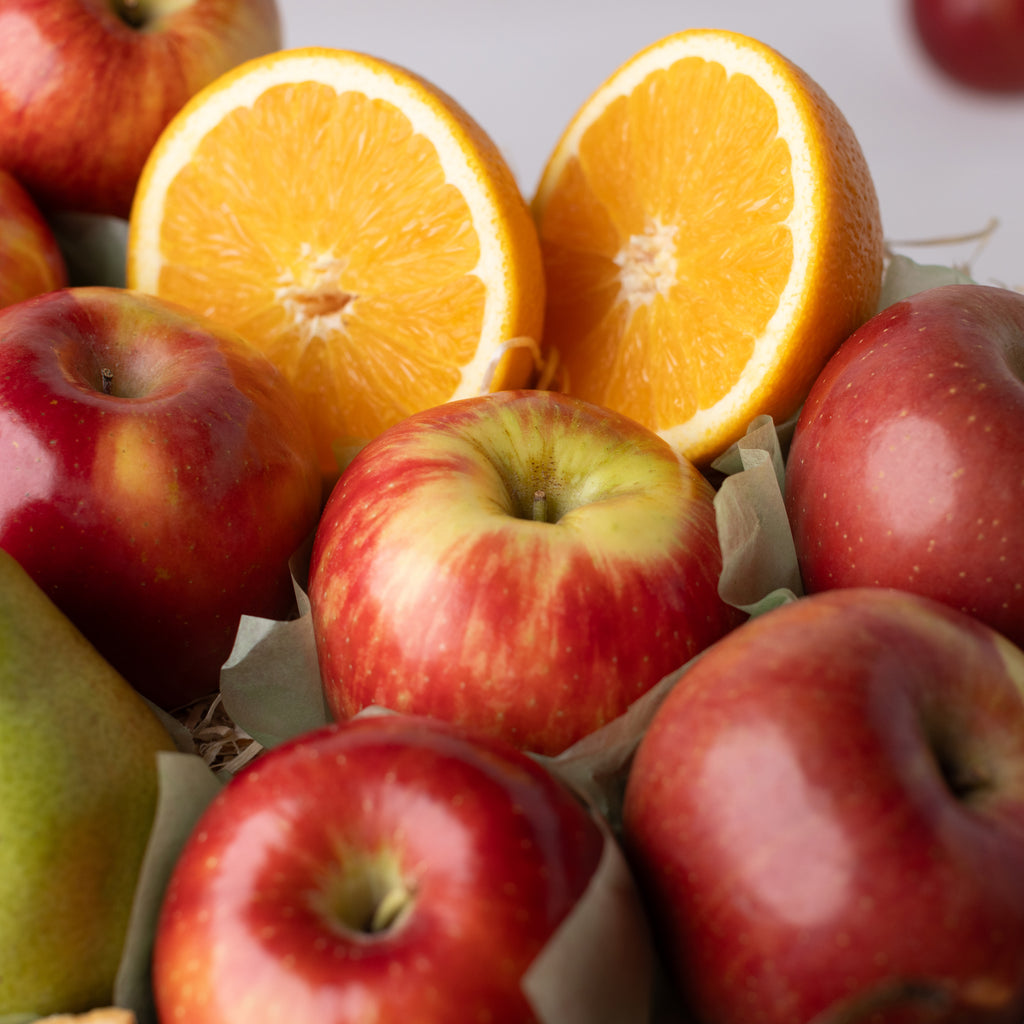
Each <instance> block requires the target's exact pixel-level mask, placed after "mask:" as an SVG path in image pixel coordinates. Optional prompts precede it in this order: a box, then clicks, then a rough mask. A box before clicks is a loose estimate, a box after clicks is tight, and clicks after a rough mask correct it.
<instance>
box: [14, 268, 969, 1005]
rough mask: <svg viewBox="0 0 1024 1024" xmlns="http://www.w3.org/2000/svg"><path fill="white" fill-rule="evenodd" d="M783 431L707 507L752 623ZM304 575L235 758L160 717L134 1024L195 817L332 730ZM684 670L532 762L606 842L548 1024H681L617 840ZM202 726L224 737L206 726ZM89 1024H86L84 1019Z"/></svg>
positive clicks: (757, 449) (257, 642)
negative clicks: (262, 759) (561, 784)
mask: <svg viewBox="0 0 1024 1024" xmlns="http://www.w3.org/2000/svg"><path fill="white" fill-rule="evenodd" d="M969 280H970V278H969V277H968V276H967V275H966V274H965V273H964V272H961V271H958V270H952V269H950V268H947V267H937V266H922V265H919V264H917V263H914V262H913V261H911V260H909V259H907V258H906V257H899V256H895V257H892V258H891V259H890V261H889V264H888V267H887V273H886V278H885V281H884V287H883V293H882V299H881V301H880V303H879V308H880V309H881V308H884V307H886V306H888V305H890V304H891V303H893V302H895V301H898V300H899V299H901V298H903V297H905V296H907V295H910V294H913V293H914V292H917V291H921V290H923V289H924V288H927V287H932V286H934V285H938V284H944V283H949V282H951V281H969ZM791 428H792V422H790V423H788V424H781V425H778V426H776V425H775V424H774V423H773V422H772V421H771V419H770V418H768V417H764V416H762V417H758V418H757V419H755V420H754V421H753V422H752V423H751V424H750V427H749V429H748V431H747V433H746V435H745V436H744V437H743V438H742V439H741V440H740V441H739V442H738V443H737V444H736V445H734V446H733V447H732V448H731V449H730V450H729V451H728V452H726V453H725V454H724V455H723V456H722V457H721V458H720V459H719V460H718V461H717V462H716V463H715V464H714V467H713V469H714V470H715V472H716V473H718V474H721V476H722V480H721V483H720V485H719V487H718V490H717V492H716V496H715V510H716V516H717V521H718V532H719V539H720V543H721V547H722V554H723V569H722V574H721V578H720V580H719V593H720V595H721V596H722V598H723V599H724V600H725V601H727V602H729V603H730V604H733V605H735V606H737V607H739V608H742V609H744V610H745V611H747V612H748V613H749V614H750V615H751V616H754V615H760V614H763V613H765V612H767V611H769V610H771V609H772V608H774V607H776V606H777V605H779V604H782V603H785V602H787V601H791V600H796V599H798V598H799V597H800V596H801V595H802V591H801V586H800V577H799V571H798V569H797V562H796V554H795V550H794V547H793V540H792V536H791V533H790V528H789V522H788V520H787V517H786V512H785V507H784V503H783V494H784V473H785V454H786V449H787V444H788V438H789V435H790V433H791ZM305 568H306V566H305V562H304V560H303V558H302V557H301V556H297V558H296V560H295V561H294V562H293V575H294V577H295V580H296V583H295V587H296V599H297V613H298V614H297V616H296V617H295V618H293V619H290V620H288V621H285V622H279V621H271V620H266V619H256V618H248V617H247V618H243V620H242V622H241V624H240V627H239V631H238V635H237V639H236V643H235V647H234V650H233V651H232V654H231V656H230V658H229V660H228V662H227V663H226V664H225V666H224V668H223V670H222V673H221V692H220V695H219V702H218V703H219V704H220V711H221V713H222V714H223V712H226V716H227V720H228V721H229V723H230V725H231V732H232V733H233V736H234V741H233V742H235V743H236V746H237V749H236V750H234V751H232V753H233V755H234V756H232V757H229V758H227V759H226V760H225V759H224V758H220V759H219V763H214V764H212V765H211V764H210V763H208V762H209V761H210V760H211V759H210V758H209V757H205V758H204V757H202V756H197V746H196V735H197V732H198V731H199V729H197V727H196V725H195V723H192V728H186V727H185V726H184V725H183V724H182V723H181V722H180V721H179V720H177V719H174V718H171V717H170V716H168V715H165V714H163V713H161V712H159V711H157V713H158V714H160V715H161V717H163V718H164V720H165V722H166V724H167V726H168V729H169V730H170V732H171V734H172V736H173V737H174V738H175V740H176V741H177V744H178V747H179V750H178V751H175V752H167V753H162V754H160V755H159V775H160V793H161V795H160V801H159V806H158V809H157V817H156V821H155V824H154V828H153V832H152V835H151V839H150V845H149V849H148V852H147V855H146V860H145V863H144V865H143V871H142V875H141V878H140V883H139V887H138V891H137V894H136V903H135V907H134V912H133V918H132V922H131V925H130V930H129V936H128V940H127V942H126V946H125V955H124V958H123V962H122V964H121V971H120V973H119V976H118V979H117V984H116V987H115V991H114V1003H115V1004H116V1005H117V1006H118V1007H125V1008H129V1009H130V1010H131V1011H133V1013H134V1015H135V1018H136V1019H137V1021H138V1022H139V1024H155V1021H156V1016H155V1012H154V1010H153V1006H152V995H151V987H150V977H149V962H150V956H151V952H152V940H153V935H154V932H155V927H156V921H157V916H158V912H159V905H160V901H161V898H162V895H163V890H164V887H165V885H166V882H167V879H168V878H169V876H170V873H171V869H172V868H173V865H174V863H175V861H176V859H177V857H178V854H179V853H180V850H181V847H182V846H183V844H184V842H185V840H186V838H187V836H188V835H189V833H190V832H191V831H192V828H193V827H194V825H195V823H196V821H197V820H198V818H199V816H200V815H201V814H202V812H203V810H204V809H205V808H206V806H207V805H208V803H209V802H210V800H211V799H212V798H213V797H214V796H215V795H216V793H217V792H218V791H219V790H220V789H221V787H222V786H223V785H224V783H225V782H226V781H227V779H228V778H230V776H231V775H232V774H233V773H234V772H235V771H237V770H240V769H241V768H242V767H244V765H245V763H246V762H247V761H248V760H250V759H251V758H252V757H254V756H257V755H258V753H259V751H260V750H261V749H264V748H269V747H273V746H275V745H276V744H278V743H280V742H282V741H283V740H285V739H289V738H291V737H294V736H297V735H300V734H301V733H304V732H306V731H308V730H310V729H313V728H316V727H317V726H320V725H323V724H324V723H326V722H327V721H329V713H328V711H327V708H326V705H325V703H324V699H323V693H322V689H321V686H320V675H319V668H318V665H317V658H316V651H315V647H314V642H313V634H312V626H311V620H310V615H309V602H308V599H307V597H306V594H305V591H304V589H303V582H304V580H305ZM699 657H700V655H698V658H699ZM692 663H693V662H692V661H691V662H688V663H687V664H685V665H683V666H681V667H680V668H678V669H677V670H676V671H674V672H672V673H671V674H670V675H668V676H666V677H665V678H664V679H662V680H661V681H660V682H659V683H658V684H657V685H655V686H654V687H653V688H652V689H651V690H650V691H648V693H647V694H645V695H644V696H643V697H642V698H640V699H639V700H637V701H636V702H635V703H634V704H633V705H632V706H631V707H630V708H629V710H628V711H627V712H626V713H625V714H623V715H622V716H621V717H619V718H617V719H616V720H614V721H612V722H611V723H609V724H608V725H606V726H605V727H604V728H602V729H600V730H598V731H597V732H595V733H593V734H592V735H590V736H588V737H586V738H585V739H583V740H581V741H580V742H578V743H577V744H575V745H574V746H572V747H570V748H569V749H568V750H566V751H564V752H563V753H561V754H559V755H558V756H557V757H540V756H538V760H539V761H541V762H542V763H543V764H544V765H545V766H546V767H547V768H548V769H549V770H550V771H551V772H552V773H554V774H555V775H556V776H558V777H560V778H561V779H563V780H564V781H565V782H566V783H567V784H568V785H570V786H571V787H573V788H574V789H575V790H576V791H577V792H578V793H579V794H580V795H581V797H582V798H583V799H585V800H586V801H587V802H588V803H589V804H590V805H591V807H592V808H593V810H594V812H595V819H596V820H597V821H598V822H599V824H600V826H601V828H602V829H603V830H604V832H605V851H604V856H603V858H602V860H601V863H600V866H599V868H598V871H597V872H596V874H595V876H594V878H593V880H592V882H591V884H590V886H589V888H588V890H587V892H586V893H585V895H584V898H583V899H582V900H581V901H580V903H579V904H578V906H577V907H576V908H575V909H574V911H573V912H572V913H571V914H570V916H569V917H568V918H567V919H566V921H564V922H563V924H562V925H561V927H560V928H559V929H558V930H557V932H556V933H555V935H554V936H553V937H552V939H551V940H550V941H549V943H548V945H547V947H546V948H545V949H544V950H543V951H542V953H541V954H540V955H539V956H538V958H537V960H536V961H535V962H534V964H533V965H532V966H531V968H530V970H529V971H528V972H527V974H526V976H525V977H524V979H523V986H524V990H525V991H526V992H527V995H528V997H529V998H530V1000H531V1001H532V1004H533V1005H534V1007H535V1010H536V1013H537V1016H538V1019H539V1020H540V1021H541V1022H542V1024H638V1022H641V1021H649V1022H657V1024H676V1022H680V1024H681V1018H680V1017H679V1016H678V1011H676V1010H675V1009H674V1008H673V1007H672V1006H671V1005H669V1004H668V1002H667V999H666V996H665V992H666V989H665V987H664V985H663V979H662V978H661V977H660V974H659V969H658V966H657V960H656V956H655V952H654V947H653V944H652V941H651V937H650V935H649V930H648V924H647V921H646V919H645V916H644V914H643V912H642V910H641V908H640V903H639V899H638V896H637V892H636V889H635V887H634V882H633V879H632V877H631V874H630V871H629V869H628V867H627V865H626V863H625V860H624V857H623V854H622V852H621V849H620V847H619V844H618V841H617V839H616V836H615V833H614V830H615V829H616V828H617V826H618V822H619V819H620V811H621V801H622V794H623V791H624V785H625V779H626V775H627V773H628V769H629V764H630V761H631V758H632V756H633V753H634V751H635V749H636V747H637V744H638V743H639V740H640V738H641V736H642V735H643V733H644V731H645V729H646V727H647V725H648V723H649V722H650V720H651V718H652V716H653V715H654V713H655V712H656V710H657V708H658V707H659V705H660V704H661V702H662V700H663V699H664V698H665V696H666V694H667V693H668V692H669V691H670V690H671V689H672V687H673V686H674V685H675V684H676V682H677V681H678V680H679V678H680V677H681V676H682V675H683V674H684V673H685V672H686V671H687V669H688V668H689V666H690V665H691V664H692ZM155 710H156V709H155ZM372 710H373V709H371V711H372ZM199 726H200V727H208V728H209V729H210V730H215V729H216V728H222V729H223V728H224V727H223V726H216V724H215V723H209V722H201V723H199ZM239 737H241V743H238V742H237V741H238V738H239ZM37 1019H38V1018H36V1017H34V1016H33V1015H31V1014H28V1015H8V1016H0V1024H27V1022H31V1021H34V1020H37ZM115 1019H116V1018H111V1020H115ZM86 1021H87V1022H88V1024H92V1022H91V1021H89V1019H88V1018H83V1022H86ZM97 1024H99V1022H97Z"/></svg>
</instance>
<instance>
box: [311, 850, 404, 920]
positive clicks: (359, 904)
mask: <svg viewBox="0 0 1024 1024" xmlns="http://www.w3.org/2000/svg"><path fill="white" fill-rule="evenodd" d="M311 896H312V900H313V906H314V908H315V909H316V910H317V912H318V913H319V914H320V916H321V917H322V918H324V919H325V920H326V921H328V922H330V923H331V924H332V925H333V926H339V927H341V928H343V929H345V930H347V931H350V932H357V933H359V934H362V935H368V936H373V935H380V934H383V933H384V932H387V931H389V930H390V929H392V928H394V927H395V926H396V925H397V924H398V923H399V922H400V921H401V919H402V917H403V916H404V915H405V913H406V912H407V911H408V910H409V909H410V908H411V907H412V905H413V903H414V901H415V892H414V891H413V889H412V887H411V886H409V885H408V884H407V883H406V881H405V879H404V878H403V877H402V875H401V873H400V871H399V870H398V867H397V865H396V864H394V863H393V862H392V861H391V859H390V858H387V857H384V858H380V857H379V856H355V857H351V858H350V859H348V861H347V863H346V864H345V866H344V867H342V868H341V870H340V871H338V873H336V874H335V873H332V875H331V877H330V878H329V879H327V880H326V883H325V885H324V886H323V888H322V889H319V890H318V891H316V892H314V893H312V894H311Z"/></svg>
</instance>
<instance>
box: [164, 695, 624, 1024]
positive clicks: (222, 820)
mask: <svg viewBox="0 0 1024 1024" xmlns="http://www.w3.org/2000/svg"><path fill="white" fill-rule="evenodd" d="M603 847H604V833H603V832H602V830H601V829H600V828H599V826H598V825H597V823H596V821H595V819H594V818H592V817H591V815H590V813H589V812H588V811H587V810H586V809H585V808H584V806H583V805H582V804H581V803H580V802H579V801H578V800H577V799H576V797H575V796H574V795H573V794H572V793H571V792H570V791H569V790H568V789H567V788H565V787H564V786H563V785H562V784H561V783H559V782H557V781H556V780H555V779H554V778H553V776H551V775H549V774H548V773H547V772H546V771H545V770H544V769H542V768H541V767H540V766H539V765H538V764H537V763H536V762H535V761H534V760H533V759H531V758H529V757H528V756H527V755H525V754H522V753H520V752H519V751H517V750H515V749H514V748H511V747H509V746H507V745H506V744H504V743H502V742H499V741H495V740H489V739H483V738H481V737H472V736H470V735H468V734H465V733H463V732H462V731H461V730H458V729H456V728H455V727H452V726H451V725H449V724H448V723H442V722H439V721H437V720H426V719H417V718H414V717H407V716H403V715H373V716H368V717H363V718H360V719H357V720H353V721H351V722H346V723H342V724H337V723H335V724H331V725H328V726H324V727H322V728H320V729H317V730H313V731H311V732H307V733H304V734H302V735H301V736H299V737H297V738H296V739H293V740H290V741H288V742H287V743H285V744H282V745H281V746H278V747H275V748H274V749H273V750H271V751H269V752H268V753H265V754H264V755H263V756H262V757H261V759H260V760H259V761H258V762H255V763H254V764H252V765H251V766H249V767H248V768H246V769H243V770H242V772H240V773H239V774H238V775H237V776H236V777H235V778H234V779H233V780H232V781H231V782H230V783H229V784H228V785H227V787H226V788H225V789H224V790H223V791H222V792H221V793H220V794H219V795H218V796H217V797H215V798H214V800H213V802H212V803H211V804H210V806H209V807H208V808H207V810H206V812H205V814H204V816H203V817H202V818H201V819H200V821H199V823H198V825H197V826H196V828H195V830H194V831H193V833H192V836H191V838H190V840H189V841H188V843H187V844H186V846H185V849H184V850H183V852H182V854H181V856H180V858H179V859H178V861H177V864H176V866H175V869H174V872H173V874H172V877H171V881H170V884H169V886H168V889H167V892H166V895H165V899H164V903H163V908H162V912H161V916H160V921H159V924H158V928H157V936H156V944H155V948H154V955H153V983H154V991H155V996H156V1004H157V1010H158V1012H159V1015H160V1019H161V1020H163V1021H171V1020H185V1021H188V1022H189V1024H215V1022H216V1024H235V1022H237V1024H265V1022H270V1021H285V1020H288V1021H325V1022H326V1021H330V1022H331V1024H348V1022H352V1024H356V1022H363V1021H370V1020H372V1021H374V1022H375V1024H409V1022H412V1021H414V1022H416V1024H435V1022H437V1024H440V1022H444V1024H451V1022H454V1021H463V1020H470V1019H472V1020H484V1019H486V1020H488V1021H492V1022H494V1024H512V1022H515V1024H527V1022H530V1021H535V1020H536V1019H537V1018H536V1017H535V1016H534V1013H533V1010H532V1008H531V1006H530V1005H529V1003H528V1001H527V998H526V996H525V994H524V991H523V988H522V984H521V983H522V981H523V976H524V974H525V972H526V971H527V969H528V968H529V967H530V965H531V963H532V962H533V961H534V958H535V957H536V956H537V955H538V953H539V952H540V951H541V950H542V948H543V947H544V946H545V944H546V943H547V942H548V940H549V939H550V937H551V936H552V935H553V933H554V932H555V930H556V929H557V928H558V927H559V925H560V924H561V923H562V921H563V920H564V919H565V918H566V916H567V915H568V914H569V913H570V911H571V910H572V909H573V908H574V907H575V905H576V904H577V903H578V901H579V900H580V899H581V897H582V896H583V894H584V891H585V890H586V889H587V887H588V885H589V884H590V882H591V879H592V878H593V877H594V875H595V872H596V871H597V868H598V863H599V861H600V859H601V857H602V852H603ZM578 995H579V997H580V998H582V993H580V994H578Z"/></svg>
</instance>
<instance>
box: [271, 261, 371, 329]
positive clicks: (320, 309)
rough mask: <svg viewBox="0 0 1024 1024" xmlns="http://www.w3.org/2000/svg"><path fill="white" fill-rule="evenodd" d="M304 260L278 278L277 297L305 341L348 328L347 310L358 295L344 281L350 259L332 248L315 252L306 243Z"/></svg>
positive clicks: (275, 292) (275, 295) (275, 294)
mask: <svg viewBox="0 0 1024 1024" xmlns="http://www.w3.org/2000/svg"><path fill="white" fill-rule="evenodd" d="M299 255H300V257H301V262H300V263H299V264H298V266H297V267H296V268H295V269H292V268H288V269H286V270H285V271H284V272H283V273H282V274H281V276H280V277H279V278H278V282H277V287H276V288H275V290H274V298H275V299H276V300H277V302H279V303H280V305H281V307H282V309H284V311H285V313H287V315H288V318H289V320H290V321H291V322H292V323H293V324H294V325H295V328H296V329H297V331H298V332H299V337H300V338H301V340H302V341H303V343H305V344H308V343H309V342H310V341H312V340H313V339H314V338H326V337H330V336H332V335H337V334H340V333H344V332H345V310H346V308H347V306H348V304H349V303H350V302H351V301H352V300H353V299H354V298H355V297H356V296H355V295H353V294H352V293H351V292H348V291H346V290H345V289H344V288H343V287H342V284H341V276H342V274H343V273H344V271H345V267H346V265H347V261H346V260H345V259H343V258H341V257H339V256H336V255H334V253H332V252H326V253H321V254H320V255H314V254H313V251H312V248H311V246H310V245H309V243H308V242H303V243H302V248H301V250H300V253H299Z"/></svg>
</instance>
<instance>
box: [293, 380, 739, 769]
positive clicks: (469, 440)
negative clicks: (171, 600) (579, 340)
mask: <svg viewBox="0 0 1024 1024" xmlns="http://www.w3.org/2000/svg"><path fill="white" fill-rule="evenodd" d="M713 497H714V495H713V491H712V488H711V486H710V484H708V482H707V481H706V480H705V479H704V478H703V477H702V476H701V475H700V474H699V473H698V471H697V470H696V469H695V468H694V467H693V466H692V465H691V464H690V463H688V462H687V461H686V460H684V459H681V458H680V457H678V456H677V455H676V453H675V452H674V451H673V450H672V449H671V448H670V447H669V445H668V444H667V443H666V442H665V441H663V440H662V439H660V438H659V437H658V436H657V435H656V434H654V433H653V432H652V431H649V430H647V429H646V428H644V427H642V426H640V425H639V424H637V423H635V422H633V421H632V420H629V419H627V418H625V417H624V416H622V415H620V414H618V413H613V412H610V411H609V410H606V409H602V408H599V407H598V406H595V405H592V404H590V403H586V402H582V401H580V400H578V399H574V398H571V397H568V396H566V395H562V394H557V393H553V392H544V391H506V392H499V393H497V394H493V395H486V396H482V397H479V398H470V399H465V400H462V401H458V402H453V403H448V404H446V405H443V406H439V407H436V408H434V409H430V410H426V411H424V412H422V413H419V414H416V415H414V416H411V417H409V418H408V419H406V420H405V421H403V422H402V423H399V424H397V425H396V426H395V427H393V428H391V429H390V430H388V431H386V432H385V433H384V434H383V435H382V436H380V437H378V438H377V439H375V440H374V441H372V442H370V444H369V445H367V446H366V447H365V448H363V449H362V451H361V452H360V453H359V455H358V456H357V457H356V459H355V460H354V461H353V462H352V463H351V464H350V465H349V467H348V469H347V470H346V471H345V473H344V474H343V475H342V477H341V479H340V481H339V482H338V484H337V485H336V486H335V488H334V491H333V492H332V494H331V496H330V498H329V500H328V502H327V506H326V508H325V511H324V515H323V518H322V519H321V522H320V525H319V526H318V528H317V531H316V537H315V541H314V547H313V554H312V561H311V566H310V583H309V597H310V603H311V607H312V617H313V629H314V634H315V637H316V644H317V650H318V653H319V658H320V667H321V676H322V679H323V684H324V688H325V694H326V698H327V702H328V704H329V706H330V708H331V710H332V712H333V713H334V715H335V717H337V718H347V717H349V716H351V715H354V714H355V713H356V712H358V711H359V710H361V709H362V708H364V707H366V706H367V705H370V704H379V705H383V706H385V707H390V708H392V709H393V710H396V711H405V712H409V713H416V714H429V715H434V716H436V717H438V718H443V719H446V720H449V721H455V722H459V723H462V724H464V725H467V726H470V727H472V728H474V729H477V730H480V731H482V732H485V733H489V734H492V735H498V736H501V737H503V738H505V739H507V740H508V741H509V742H511V743H513V744H514V745H515V746H517V747H520V748H523V749H527V750H531V751H534V752H537V753H542V754H554V753H558V752H560V751H562V750H564V749H565V748H566V747H568V746H569V745H570V744H572V743H573V742H575V741H576V740H578V739H581V738H582V737H583V736H585V735H587V734H588V733H591V732H593V731H594V730H595V729H597V728H599V727H600V726H602V725H604V724H605V723H606V722H608V721H610V720H611V719H613V718H615V717H616V716H618V715H620V714H621V713H622V712H623V711H625V710H626V708H627V707H628V706H629V705H630V704H631V703H632V702H633V701H634V700H635V699H636V698H638V697H639V696H641V695H642V694H643V693H645V692H646V691H647V690H648V689H650V688H651V687H652V686H653V685H654V684H655V683H657V682H658V681H659V680H660V679H661V678H662V677H663V676H664V675H666V674H668V673H669V672H671V671H673V670H674V669H676V668H677V667H679V666H680V665H681V664H682V663H683V662H685V661H687V660H688V659H689V658H691V657H692V656H693V655H695V654H696V653H697V652H698V651H700V650H702V649H703V648H705V647H706V646H707V645H708V644H710V643H713V642H714V641H715V640H717V639H718V638H719V637H720V636H722V635H723V634H724V633H726V632H728V631H729V630H730V629H732V628H733V627H734V626H736V625H737V624H738V623H739V622H740V621H741V619H742V618H743V617H744V616H743V615H742V613H740V612H739V611H737V610H736V609H735V608H733V607H731V606H729V605H727V604H725V602H723V601H722V600H721V598H719V596H718V589H717V588H718V577H719V574H720V572H721V565H722V559H721V552H720V549H719V546H718V533H717V527H716V522H715V512H714V506H713Z"/></svg>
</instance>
